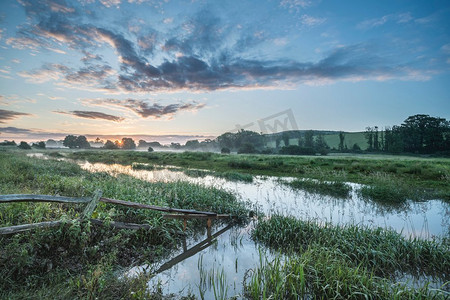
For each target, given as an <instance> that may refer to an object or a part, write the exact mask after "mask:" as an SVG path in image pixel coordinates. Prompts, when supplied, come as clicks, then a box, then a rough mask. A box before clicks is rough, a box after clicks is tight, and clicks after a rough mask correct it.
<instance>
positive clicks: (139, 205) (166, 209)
mask: <svg viewBox="0 0 450 300" xmlns="http://www.w3.org/2000/svg"><path fill="white" fill-rule="evenodd" d="M100 201H101V202H105V203H112V204H119V205H124V206H128V207H133V208H143V209H151V210H156V211H162V212H167V213H183V214H196V215H199V214H200V215H208V216H216V215H217V214H216V213H213V212H208V211H196V210H192V209H181V208H170V207H163V206H155V205H149V204H143V203H136V202H130V201H123V200H116V199H110V198H103V197H102V198H100Z"/></svg>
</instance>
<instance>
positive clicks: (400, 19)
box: [356, 12, 414, 29]
mask: <svg viewBox="0 0 450 300" xmlns="http://www.w3.org/2000/svg"><path fill="white" fill-rule="evenodd" d="M413 19H414V18H413V17H412V16H411V13H409V12H407V13H399V14H389V15H385V16H382V17H380V18H374V19H370V20H365V21H363V22H361V23H359V24H358V25H357V26H356V27H357V28H358V29H371V28H375V27H379V26H382V25H384V24H386V23H387V22H395V23H397V24H402V23H408V22H410V21H412V20H413Z"/></svg>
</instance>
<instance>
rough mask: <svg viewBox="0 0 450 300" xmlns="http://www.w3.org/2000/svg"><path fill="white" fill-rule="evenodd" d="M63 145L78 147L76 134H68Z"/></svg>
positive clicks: (71, 147)
mask: <svg viewBox="0 0 450 300" xmlns="http://www.w3.org/2000/svg"><path fill="white" fill-rule="evenodd" d="M63 145H64V146H65V147H69V148H70V149H73V148H76V147H77V137H76V136H75V135H68V136H66V137H65V138H64V141H63Z"/></svg>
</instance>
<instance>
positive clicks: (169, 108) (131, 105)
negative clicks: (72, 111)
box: [83, 98, 205, 119]
mask: <svg viewBox="0 0 450 300" xmlns="http://www.w3.org/2000/svg"><path fill="white" fill-rule="evenodd" d="M83 104H85V105H98V106H103V107H111V106H116V107H118V108H122V109H127V110H131V111H132V112H134V113H135V114H137V115H138V116H140V117H142V118H149V117H150V118H153V119H159V118H161V117H168V118H172V117H173V116H174V115H175V114H177V113H179V112H182V111H197V110H199V109H201V108H203V107H204V106H205V104H202V103H196V102H192V103H174V104H168V105H161V104H158V103H152V104H150V103H149V102H148V101H144V100H137V99H125V100H119V99H99V98H98V99H84V100H83Z"/></svg>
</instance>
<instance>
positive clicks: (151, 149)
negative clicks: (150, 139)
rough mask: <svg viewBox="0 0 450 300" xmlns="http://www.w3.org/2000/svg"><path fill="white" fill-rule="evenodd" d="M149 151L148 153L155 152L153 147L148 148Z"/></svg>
mask: <svg viewBox="0 0 450 300" xmlns="http://www.w3.org/2000/svg"><path fill="white" fill-rule="evenodd" d="M147 151H148V152H153V151H155V150H153V148H152V147H148V149H147Z"/></svg>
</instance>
